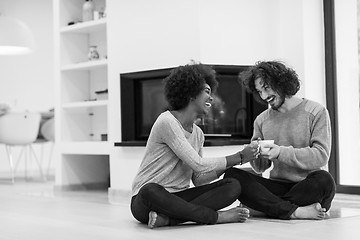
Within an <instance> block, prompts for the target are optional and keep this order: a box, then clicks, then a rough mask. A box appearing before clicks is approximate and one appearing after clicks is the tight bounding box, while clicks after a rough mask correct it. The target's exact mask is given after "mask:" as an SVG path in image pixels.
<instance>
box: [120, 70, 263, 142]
mask: <svg viewBox="0 0 360 240" xmlns="http://www.w3.org/2000/svg"><path fill="white" fill-rule="evenodd" d="M211 66H212V67H213V69H214V70H215V71H216V74H217V80H218V82H219V86H218V88H217V91H216V92H215V93H214V100H213V103H212V107H211V110H210V112H209V114H207V115H206V116H204V117H203V118H200V119H198V121H197V122H196V124H197V125H198V126H200V128H201V129H202V130H203V131H204V134H205V139H206V142H205V145H231V144H243V143H248V142H249V140H250V138H251V136H252V132H253V121H254V120H255V117H256V116H257V115H258V114H259V113H261V112H262V111H264V110H265V109H266V108H267V106H266V105H264V104H263V103H259V102H257V101H256V100H255V99H254V98H253V96H252V95H251V94H250V93H248V92H247V91H246V90H245V88H244V86H242V85H241V84H240V83H239V82H238V75H239V72H241V71H244V70H245V69H247V67H248V66H237V65H211ZM172 69H173V68H166V69H156V70H147V71H139V72H130V73H123V74H120V86H121V90H120V91H121V124H122V142H133V143H134V142H146V140H147V138H148V136H149V133H150V130H151V127H152V125H153V123H154V121H155V120H156V118H157V117H158V116H159V114H160V113H162V112H163V111H166V110H167V109H168V108H167V102H166V100H165V97H164V91H163V79H164V78H165V77H167V76H168V75H169V74H170V72H171V70H172Z"/></svg>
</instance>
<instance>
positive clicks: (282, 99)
mask: <svg viewBox="0 0 360 240" xmlns="http://www.w3.org/2000/svg"><path fill="white" fill-rule="evenodd" d="M278 99H280V102H279V104H277V105H270V107H271V108H272V109H273V110H278V109H279V108H280V107H281V106H282V105H283V104H284V102H285V97H283V96H279V97H278Z"/></svg>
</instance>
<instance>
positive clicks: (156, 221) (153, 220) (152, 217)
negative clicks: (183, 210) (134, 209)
mask: <svg viewBox="0 0 360 240" xmlns="http://www.w3.org/2000/svg"><path fill="white" fill-rule="evenodd" d="M169 223H170V219H169V218H168V217H166V216H164V215H160V214H157V213H156V212H154V211H150V212H149V222H148V227H149V228H157V227H163V226H167V225H169Z"/></svg>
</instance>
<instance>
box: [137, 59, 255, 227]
mask: <svg viewBox="0 0 360 240" xmlns="http://www.w3.org/2000/svg"><path fill="white" fill-rule="evenodd" d="M164 82H165V97H166V99H167V101H168V103H169V110H167V111H165V112H163V113H161V114H160V115H159V116H158V118H157V119H156V121H155V123H154V125H153V127H152V129H151V131H150V136H149V139H148V141H147V144H146V149H145V154H144V157H143V160H142V162H141V164H140V167H139V170H138V172H137V175H136V177H135V179H134V181H133V185H132V199H131V212H132V214H133V216H134V218H135V219H137V220H138V221H139V222H141V223H145V224H148V226H149V227H150V228H156V227H162V226H173V225H178V224H181V223H184V222H187V221H191V222H195V223H199V224H217V223H229V222H244V221H245V220H246V219H247V218H248V217H249V211H248V209H246V208H241V207H234V208H230V209H227V210H221V209H222V208H225V207H227V206H229V205H231V204H232V203H233V202H234V201H235V200H236V199H237V197H238V195H239V194H240V193H241V186H240V184H239V182H238V181H237V180H236V179H230V178H228V179H221V180H218V181H215V182H212V181H213V180H216V179H217V178H218V177H219V176H220V175H222V174H223V172H224V171H225V170H226V169H228V168H230V167H232V166H234V165H236V164H241V163H243V162H248V161H250V160H253V159H255V157H256V155H257V154H258V148H257V144H250V145H249V146H247V147H246V148H244V149H243V150H242V151H239V152H237V153H235V154H232V155H229V156H226V157H213V158H204V157H202V149H203V144H204V134H203V132H202V130H201V129H200V127H198V126H197V125H195V124H194V122H195V120H196V119H197V118H198V117H199V116H201V115H204V114H207V113H208V112H209V110H210V107H211V102H212V100H213V97H212V91H214V90H215V88H216V86H217V84H218V82H217V81H216V79H215V71H214V70H213V69H212V68H211V67H209V66H206V65H202V64H195V63H194V64H189V65H185V66H179V67H177V68H175V69H174V70H173V71H172V72H171V74H170V75H169V76H168V77H167V78H166V79H165V80H164ZM191 180H192V182H193V184H194V185H195V186H194V187H190V181H191ZM210 182H211V183H210ZM220 210H221V211H220Z"/></svg>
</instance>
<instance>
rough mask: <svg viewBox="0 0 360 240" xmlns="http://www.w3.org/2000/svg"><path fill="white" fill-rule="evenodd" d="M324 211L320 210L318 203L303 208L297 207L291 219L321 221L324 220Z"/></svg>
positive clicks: (323, 209)
mask: <svg viewBox="0 0 360 240" xmlns="http://www.w3.org/2000/svg"><path fill="white" fill-rule="evenodd" d="M325 215H326V209H325V208H322V207H321V205H320V203H314V204H311V205H308V206H304V207H298V208H297V209H296V210H295V212H293V214H291V216H290V218H291V219H314V220H322V219H324V218H325Z"/></svg>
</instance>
